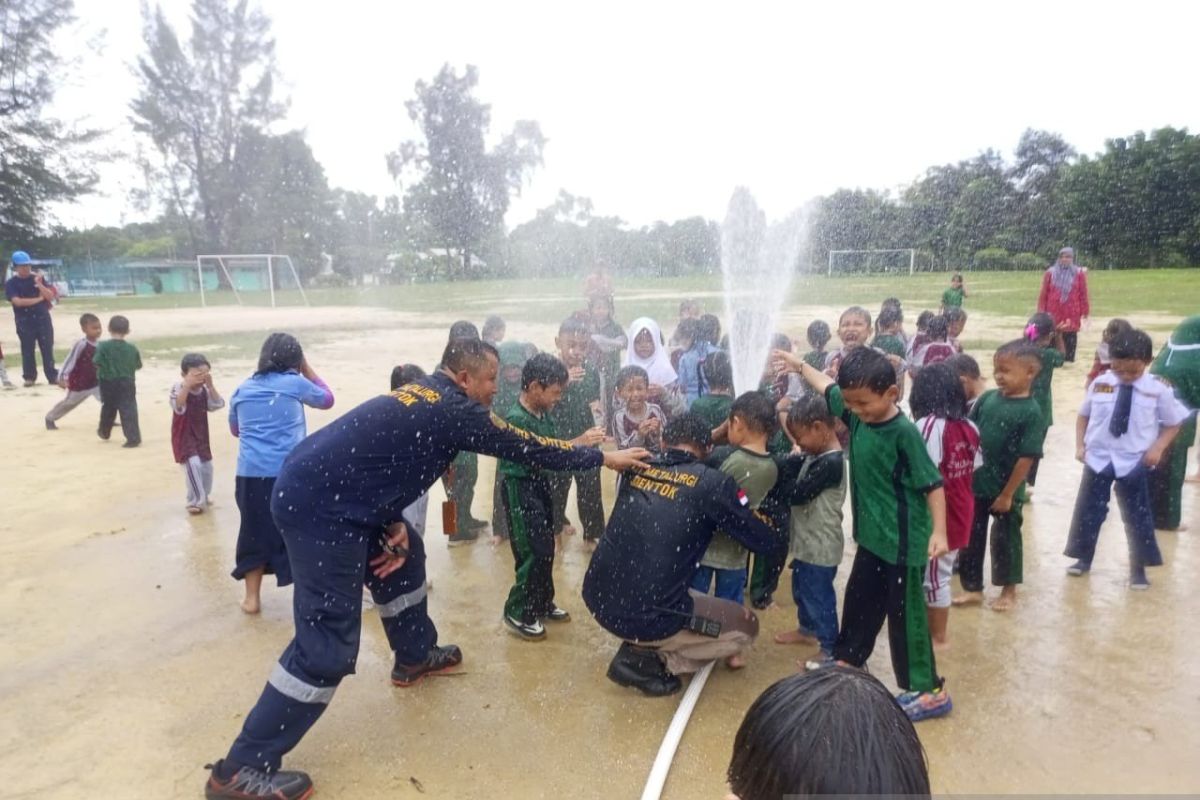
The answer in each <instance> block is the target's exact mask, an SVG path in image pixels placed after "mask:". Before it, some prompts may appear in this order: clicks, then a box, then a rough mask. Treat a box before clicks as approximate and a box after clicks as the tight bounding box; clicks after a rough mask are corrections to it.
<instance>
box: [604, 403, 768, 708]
mask: <svg viewBox="0 0 1200 800" xmlns="http://www.w3.org/2000/svg"><path fill="white" fill-rule="evenodd" d="M663 442H664V444H665V447H666V450H665V452H664V453H663V454H662V455H661V456H658V457H656V458H654V459H652V460H651V461H650V462H649V464H648V466H647V467H646V468H645V469H643V470H640V471H639V472H638V473H637V474H636V475H633V476H632V477H626V478H623V479H622V480H621V487H620V489H619V490H618V492H617V502H616V506H615V507H614V508H613V512H612V516H611V517H610V518H609V521H608V526H607V527H606V528H605V530H604V536H603V537H602V538H601V539H600V545H599V547H597V548H596V553H595V555H593V556H592V562H591V564H590V565H589V566H588V571H587V575H585V576H584V579H583V600H584V602H585V603H586V604H587V607H588V610H589V611H591V612H592V616H594V617H595V618H596V621H597V622H598V623H600V626H601V627H603V628H604V629H605V630H607V631H608V632H609V633H612V634H615V635H616V636H619V637H621V638H622V639H624V640H625V641H624V642H623V643H622V644H621V647H620V649H619V650H618V651H617V655H616V657H615V658H614V659H613V660H612V663H611V664H610V665H609V668H608V677H609V678H610V679H611V680H613V681H614V682H616V683H618V684H620V685H622V686H632V687H634V688H635V689H638V690H639V691H641V692H643V693H644V694H648V695H653V696H657V695H667V694H671V693H673V692H677V691H679V688H680V685H681V682H680V680H679V678H678V676H677V673H686V672H695V671H696V670H697V669H699V668H700V667H701V666H703V664H704V663H705V662H707V661H711V660H713V659H717V658H730V659H734V658H736V657H738V656H740V655H741V654H742V652H743V651H744V650H745V649H746V648H747V647H749V646H750V643H751V642H753V641H754V637H755V636H757V635H758V619H757V618H756V617H755V616H754V614H753V613H752V612H751V611H750V610H749V609H746V608H744V607H743V606H741V605H739V604H737V603H734V602H732V601H730V600H722V599H720V598H717V597H710V596H709V595H705V594H700V593H699V592H695V591H689V587H690V586H691V584H692V577H693V575H695V573H696V567H697V565H698V564H699V563H700V557H701V556H702V555H704V551H705V550H706V549H707V548H708V543H709V542H710V541H711V540H712V537H713V534H714V533H715V532H716V531H717V530H718V529H720V530H722V531H724V532H725V533H727V534H729V535H730V536H732V537H733V538H734V539H736V540H737V541H739V542H741V543H742V544H744V545H745V546H746V547H747V548H749V549H750V550H753V551H754V552H756V553H767V552H770V551H772V550H773V549H775V548H777V547H778V546H779V544H778V537H776V536H775V534H774V533H773V532H772V530H771V528H770V527H769V526H768V525H767V524H766V523H765V520H766V518H765V517H760V516H758V515H757V513H756V512H752V511H751V510H750V507H749V506H750V503H749V499H748V498H747V497H746V493H745V492H743V491H742V490H741V489H739V488H738V485H737V483H736V482H735V481H734V479H733V478H731V477H729V476H728V475H726V474H724V473H723V472H721V471H720V470H718V469H714V468H712V467H709V466H706V465H705V464H704V463H703V462H702V459H704V458H705V457H706V456H707V455H708V452H709V450H710V449H711V447H712V438H711V431H710V430H709V427H708V424H707V423H706V422H705V421H704V420H703V419H701V418H700V417H699V416H698V415H696V414H684V415H683V416H681V417H679V418H678V419H676V420H674V421H673V422H671V423H670V424H668V425H667V427H666V429H665V430H664V431H663ZM664 661H665V662H666V663H665V665H664ZM735 663H736V662H734V661H732V660H731V662H730V665H731V666H733V665H734V664H735Z"/></svg>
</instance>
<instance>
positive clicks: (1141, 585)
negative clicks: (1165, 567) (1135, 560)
mask: <svg viewBox="0 0 1200 800" xmlns="http://www.w3.org/2000/svg"><path fill="white" fill-rule="evenodd" d="M1149 588H1150V579H1149V578H1147V577H1146V576H1145V574H1142V575H1131V576H1130V578H1129V591H1131V592H1144V591H1146V590H1147V589H1149Z"/></svg>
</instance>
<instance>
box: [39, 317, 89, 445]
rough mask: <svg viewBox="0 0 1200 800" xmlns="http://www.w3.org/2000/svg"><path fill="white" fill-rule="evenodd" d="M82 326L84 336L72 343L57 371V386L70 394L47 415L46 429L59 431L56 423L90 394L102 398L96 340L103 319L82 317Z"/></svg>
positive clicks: (80, 322) (80, 327) (80, 323)
mask: <svg viewBox="0 0 1200 800" xmlns="http://www.w3.org/2000/svg"><path fill="white" fill-rule="evenodd" d="M79 329H80V330H81V331H83V338H82V339H79V340H78V341H77V342H75V344H74V345H72V346H71V351H70V352H69V353H67V360H66V361H64V362H63V365H62V369H60V370H59V371H58V385H59V386H60V387H62V388H63V389H66V390H67V396H66V397H64V398H63V399H62V400H59V401H58V403H57V404H55V406H54V408H52V409H50V413H49V414H47V415H46V430H48V431H53V430H57V429H58V426H57V425H55V424H54V423H55V422H57V421H58V420H60V419H62V418H63V417H64V416H66V415H67V414H68V413H70V412H71V411H72V410H73V409H74V408H75V407H76V406H78V405H79V404H80V403H82V402H83V401H85V400H87V399H88V398H89V397H94V398H96V400H97V401H98V400H99V399H100V380H99V379H98V378H97V377H96V364H95V358H96V343H97V342H99V341H100V331H101V328H100V318H99V317H97V316H96V315H95V314H83V315H82V316H80V317H79Z"/></svg>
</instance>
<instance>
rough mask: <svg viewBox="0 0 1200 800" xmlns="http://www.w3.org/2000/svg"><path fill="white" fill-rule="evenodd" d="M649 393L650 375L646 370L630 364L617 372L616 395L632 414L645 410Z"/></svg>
mask: <svg viewBox="0 0 1200 800" xmlns="http://www.w3.org/2000/svg"><path fill="white" fill-rule="evenodd" d="M649 395H650V375H649V373H647V372H646V370H644V369H642V368H641V367H639V366H637V365H636V364H630V365H629V366H627V367H622V368H621V371H620V372H618V373H617V396H618V397H620V398H621V401H622V402H623V403H625V407H626V408H627V409H629V411H630V412H631V413H633V414H641V413H642V412H643V411H645V410H646V398H647V397H648V396H649Z"/></svg>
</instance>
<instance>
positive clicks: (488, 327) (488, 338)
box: [480, 314, 508, 346]
mask: <svg viewBox="0 0 1200 800" xmlns="http://www.w3.org/2000/svg"><path fill="white" fill-rule="evenodd" d="M507 327H508V326H506V325H505V324H504V320H503V319H501V318H500V317H498V316H496V315H494V314H493V315H492V316H490V317H488V318H487V319H485V320H484V321H483V330H482V331H481V332H480V336H481V338H482V339H483V340H484V341H485V342H487V343H488V344H490V345H493V346H495V345H499V344H500V343H501V342H503V341H504V333H505V331H506V330H507Z"/></svg>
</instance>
